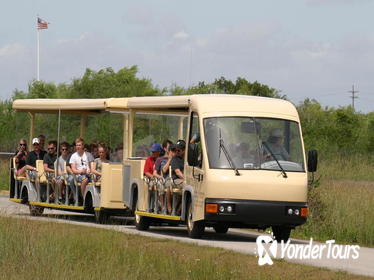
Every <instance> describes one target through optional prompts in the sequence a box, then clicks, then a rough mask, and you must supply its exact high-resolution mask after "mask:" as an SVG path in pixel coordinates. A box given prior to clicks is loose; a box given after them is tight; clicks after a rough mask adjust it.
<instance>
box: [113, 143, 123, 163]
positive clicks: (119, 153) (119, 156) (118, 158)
mask: <svg viewBox="0 0 374 280" xmlns="http://www.w3.org/2000/svg"><path fill="white" fill-rule="evenodd" d="M122 160H123V143H119V144H118V145H117V147H116V149H115V153H114V154H113V155H112V161H113V162H122Z"/></svg>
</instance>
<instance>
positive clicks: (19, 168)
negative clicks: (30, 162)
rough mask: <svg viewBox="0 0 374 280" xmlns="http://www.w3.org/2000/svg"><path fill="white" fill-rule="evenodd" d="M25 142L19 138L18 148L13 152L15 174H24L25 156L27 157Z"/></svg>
mask: <svg viewBox="0 0 374 280" xmlns="http://www.w3.org/2000/svg"><path fill="white" fill-rule="evenodd" d="M27 154H28V153H27V142H26V140H25V139H20V140H19V145H18V149H17V151H16V152H15V154H14V157H15V163H16V166H14V168H15V169H16V176H25V173H26V158H27Z"/></svg>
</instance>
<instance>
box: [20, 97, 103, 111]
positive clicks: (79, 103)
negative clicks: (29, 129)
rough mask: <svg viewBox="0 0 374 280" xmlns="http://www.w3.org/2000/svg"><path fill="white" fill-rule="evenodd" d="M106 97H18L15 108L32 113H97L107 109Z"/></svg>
mask: <svg viewBox="0 0 374 280" xmlns="http://www.w3.org/2000/svg"><path fill="white" fill-rule="evenodd" d="M105 100H106V99H105V98H102V99H47V98H43V99H42V98H40V99H17V100H15V101H14V102H13V109H14V110H16V111H18V112H32V113H58V111H59V110H61V111H62V112H70V113H97V112H100V111H104V110H105Z"/></svg>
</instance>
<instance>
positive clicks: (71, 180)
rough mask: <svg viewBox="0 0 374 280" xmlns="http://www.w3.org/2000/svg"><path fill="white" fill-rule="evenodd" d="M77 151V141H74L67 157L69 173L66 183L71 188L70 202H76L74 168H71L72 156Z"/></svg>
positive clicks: (67, 170)
mask: <svg viewBox="0 0 374 280" xmlns="http://www.w3.org/2000/svg"><path fill="white" fill-rule="evenodd" d="M75 152H76V148H75V141H74V142H73V143H72V144H71V146H70V149H69V153H68V156H67V158H66V172H67V175H68V176H67V179H66V183H67V184H68V186H69V189H70V194H69V204H73V203H74V196H75V193H76V186H75V183H74V173H73V170H72V169H71V164H70V158H71V156H72V155H73V154H74V153H75Z"/></svg>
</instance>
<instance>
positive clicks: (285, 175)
mask: <svg viewBox="0 0 374 280" xmlns="http://www.w3.org/2000/svg"><path fill="white" fill-rule="evenodd" d="M262 145H264V146H265V148H266V149H268V151H269V152H270V154H271V156H272V157H273V159H274V160H275V161H276V163H277V164H278V166H279V168H280V169H281V172H282V174H283V178H287V177H288V176H287V173H286V171H284V169H283V167H282V165H281V164H280V163H279V161H278V160H277V158H276V157H275V155H274V154H273V151H272V150H271V149H270V148H269V146H268V144H266V142H262Z"/></svg>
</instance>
